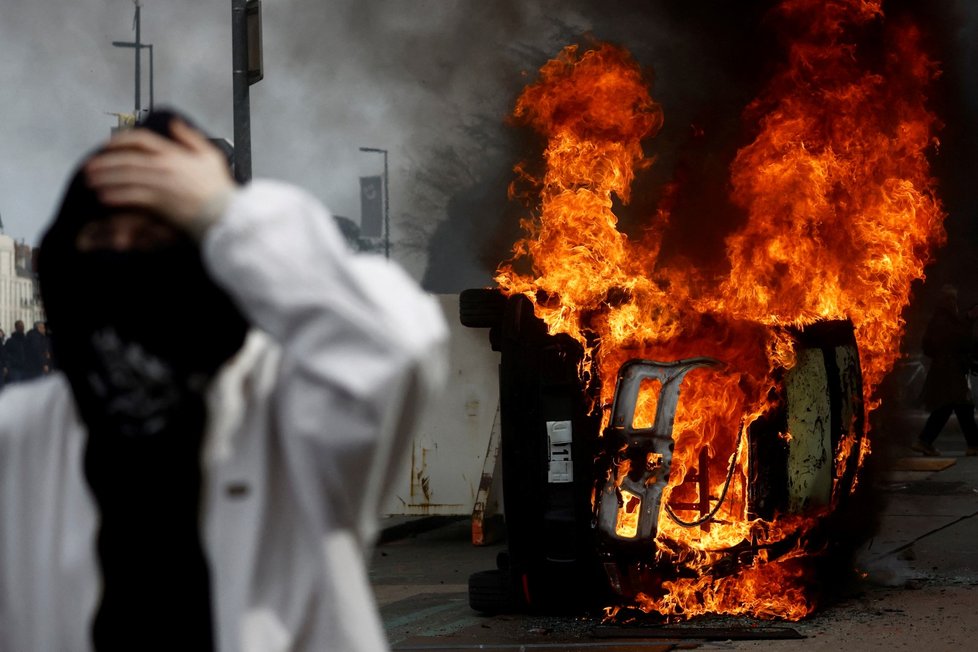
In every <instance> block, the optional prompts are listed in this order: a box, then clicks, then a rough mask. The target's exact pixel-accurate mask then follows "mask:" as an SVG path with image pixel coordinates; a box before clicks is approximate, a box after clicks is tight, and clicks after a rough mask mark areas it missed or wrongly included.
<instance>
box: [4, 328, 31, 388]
mask: <svg viewBox="0 0 978 652" xmlns="http://www.w3.org/2000/svg"><path fill="white" fill-rule="evenodd" d="M3 352H4V356H5V357H6V359H7V382H8V383H17V382H20V381H22V380H26V379H27V335H26V334H25V333H24V322H23V321H21V320H19V319H18V320H17V321H16V322H14V332H13V333H11V334H10V337H8V338H7V341H6V342H4V345H3Z"/></svg>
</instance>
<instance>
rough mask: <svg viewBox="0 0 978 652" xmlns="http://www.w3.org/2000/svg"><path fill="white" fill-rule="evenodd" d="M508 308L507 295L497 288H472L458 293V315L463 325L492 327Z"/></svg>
mask: <svg viewBox="0 0 978 652" xmlns="http://www.w3.org/2000/svg"><path fill="white" fill-rule="evenodd" d="M505 309H506V297H505V296H504V295H503V293H502V292H500V291H499V290H498V289H496V288H471V289H468V290H462V292H461V293H460V294H459V295H458V316H459V320H460V321H461V322H462V325H463V326H468V327H469V328H492V327H493V326H495V325H496V324H498V323H499V322H500V320H501V319H502V316H503V311H504V310H505Z"/></svg>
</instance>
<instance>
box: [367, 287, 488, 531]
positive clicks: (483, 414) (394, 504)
mask: <svg viewBox="0 0 978 652" xmlns="http://www.w3.org/2000/svg"><path fill="white" fill-rule="evenodd" d="M438 300H439V302H440V303H441V306H442V310H443V311H444V313H445V320H446V321H447V322H448V324H449V329H450V333H451V345H450V346H451V348H450V352H449V356H450V357H449V364H450V369H451V371H450V376H449V380H448V384H447V387H446V389H445V392H444V394H443V395H442V397H441V400H439V401H438V403H437V405H436V406H435V408H434V409H433V410H432V411H431V413H430V414H429V415H428V417H427V418H426V420H425V422H424V423H423V424H422V427H421V429H420V430H419V432H418V435H417V436H416V437H415V440H414V445H413V447H412V450H411V452H410V453H409V454H408V456H407V457H406V459H405V460H404V461H403V464H402V465H401V471H400V474H399V477H398V480H397V484H396V487H397V489H396V494H395V496H394V497H393V499H392V500H390V501H389V502H388V503H387V505H386V506H385V509H384V512H385V513H386V514H389V515H419V516H420V515H429V514H431V515H435V514H437V515H469V514H471V513H472V507H473V503H474V501H475V495H476V493H477V491H478V489H479V482H480V480H481V478H482V465H483V461H484V460H485V456H486V450H487V448H488V446H489V435H490V432H491V430H492V423H493V419H494V418H495V416H496V407H497V405H498V404H499V384H498V366H499V354H498V353H496V352H494V351H492V350H491V349H490V348H489V331H488V329H483V328H479V329H475V328H466V327H465V326H462V324H461V323H459V318H458V296H457V295H440V296H439V297H438Z"/></svg>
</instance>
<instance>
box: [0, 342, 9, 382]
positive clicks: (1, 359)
mask: <svg viewBox="0 0 978 652" xmlns="http://www.w3.org/2000/svg"><path fill="white" fill-rule="evenodd" d="M6 341H7V334H6V333H4V332H3V329H2V328H0V389H3V386H4V385H6V384H7V354H6V352H5V351H4V346H3V345H4V344H5V343H6Z"/></svg>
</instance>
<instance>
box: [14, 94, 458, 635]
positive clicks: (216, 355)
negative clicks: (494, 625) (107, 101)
mask: <svg viewBox="0 0 978 652" xmlns="http://www.w3.org/2000/svg"><path fill="white" fill-rule="evenodd" d="M39 274H40V283H41V291H42V298H43V300H44V304H45V310H46V312H47V316H48V324H49V326H50V328H51V332H52V347H53V354H54V358H55V363H56V366H57V368H58V371H57V372H55V373H53V374H51V375H49V376H47V377H45V378H44V379H42V380H40V381H38V382H36V383H31V384H30V385H21V386H18V387H13V388H9V389H7V390H5V391H4V393H3V394H2V395H0V482H2V483H3V484H2V488H0V649H3V650H18V651H21V652H23V651H31V650H38V651H48V650H59V651H60V650H89V649H95V650H211V649H214V650H222V651H225V652H231V651H235V652H237V651H240V650H248V651H258V650H309V651H316V652H320V651H325V650H343V651H361V650H362V651H370V652H375V651H377V650H383V649H386V648H387V642H386V640H385V636H384V630H383V627H382V626H381V623H380V619H379V615H378V612H377V608H376V606H375V604H374V603H373V597H372V590H371V587H370V584H369V581H368V576H367V571H366V566H367V560H368V558H369V557H368V554H369V547H370V546H371V544H372V542H373V540H374V537H375V534H376V530H377V527H378V523H377V516H378V512H379V510H380V508H381V505H382V502H383V500H384V499H385V497H386V496H387V494H388V493H389V490H390V489H391V482H392V478H393V476H394V475H395V474H394V472H393V469H394V467H395V465H396V464H397V462H398V461H399V458H400V457H401V455H402V453H403V451H404V450H405V447H406V446H407V445H408V443H409V442H410V439H411V436H412V434H413V430H414V427H415V426H416V424H417V421H418V418H419V416H420V415H421V413H422V411H423V410H424V409H425V407H426V406H427V405H428V404H429V403H430V400H431V399H432V397H433V396H434V395H435V392H436V391H437V389H438V387H439V386H440V385H441V383H442V382H443V380H444V372H445V350H444V343H445V338H446V329H445V324H444V320H443V318H442V316H441V313H440V310H439V308H438V306H437V304H436V303H435V302H434V301H433V299H432V298H431V297H428V296H426V295H424V294H423V293H422V292H421V291H420V289H419V288H418V287H417V286H416V285H415V283H414V282H413V281H411V280H410V279H409V278H408V277H407V276H406V275H405V274H404V273H403V272H402V271H401V270H400V269H399V268H397V267H396V266H394V265H392V264H390V263H389V262H387V261H385V260H384V259H383V258H380V257H378V256H370V257H359V256H354V255H352V254H351V252H349V251H348V250H347V248H346V247H345V245H344V244H343V242H342V238H341V236H340V235H339V233H338V232H337V231H336V227H335V226H334V225H333V222H332V220H331V219H329V215H328V213H327V212H326V211H325V209H324V208H323V207H322V206H321V205H320V204H319V203H318V202H317V201H316V200H315V199H313V198H312V197H311V196H309V195H308V194H306V193H305V192H302V191H300V190H298V189H296V188H294V187H292V186H288V185H285V184H282V183H276V182H271V181H254V182H252V183H249V184H248V185H246V186H243V187H236V186H235V185H234V183H233V182H232V180H231V177H230V175H229V172H228V169H227V165H226V161H225V160H224V158H223V156H222V154H221V153H220V152H219V151H218V150H217V149H216V148H214V147H213V146H212V145H211V144H210V143H209V142H208V141H207V140H206V139H205V138H204V136H203V135H202V134H201V133H200V132H198V131H196V130H195V129H194V128H192V127H190V126H188V124H187V123H186V122H184V121H183V120H182V119H179V118H175V117H174V116H173V115H172V114H169V113H167V112H158V113H154V114H152V115H151V116H149V118H148V119H147V121H146V123H145V124H144V125H143V126H142V127H140V128H137V129H135V130H133V131H130V132H125V133H122V134H119V135H116V136H115V137H114V138H113V139H112V140H110V141H109V143H108V144H107V145H106V146H105V147H104V148H103V149H102V150H100V151H99V152H97V153H95V155H94V156H92V157H90V158H88V159H87V160H86V161H84V162H83V165H82V168H81V170H80V171H79V172H78V173H77V174H76V175H75V176H74V178H73V179H72V181H71V183H70V185H69V187H68V190H67V192H66V194H65V197H64V200H63V203H62V205H61V209H60V211H59V214H58V215H57V217H56V219H55V220H54V222H53V224H52V225H51V226H50V228H49V229H48V231H47V233H46V235H45V236H44V239H43V242H42V245H41V252H40V258H39ZM189 319H193V320H196V321H200V322H201V323H203V324H206V325H207V327H206V328H202V329H199V330H198V331H196V332H194V333H193V334H192V335H188V336H185V337H181V336H180V335H179V333H184V332H186V324H187V322H188V320H189Z"/></svg>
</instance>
